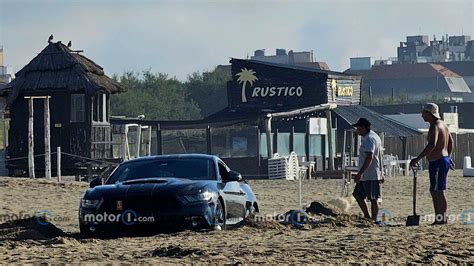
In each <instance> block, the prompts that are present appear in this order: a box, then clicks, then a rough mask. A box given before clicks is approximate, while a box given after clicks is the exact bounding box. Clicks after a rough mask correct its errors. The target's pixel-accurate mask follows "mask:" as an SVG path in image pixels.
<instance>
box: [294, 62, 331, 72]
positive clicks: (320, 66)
mask: <svg viewBox="0 0 474 266" xmlns="http://www.w3.org/2000/svg"><path fill="white" fill-rule="evenodd" d="M294 65H296V66H302V67H309V68H316V69H321V70H331V69H330V68H329V66H328V64H327V63H326V62H305V63H294Z"/></svg>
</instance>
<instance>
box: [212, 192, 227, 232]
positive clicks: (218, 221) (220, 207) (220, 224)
mask: <svg viewBox="0 0 474 266" xmlns="http://www.w3.org/2000/svg"><path fill="white" fill-rule="evenodd" d="M226 218H227V217H226V213H225V209H224V204H222V200H221V199H219V200H218V201H217V204H216V210H215V213H214V227H213V229H214V230H225V229H226V222H225V221H226Z"/></svg>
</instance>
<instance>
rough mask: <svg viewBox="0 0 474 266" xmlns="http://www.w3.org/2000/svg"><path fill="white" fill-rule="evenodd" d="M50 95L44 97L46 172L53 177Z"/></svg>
mask: <svg viewBox="0 0 474 266" xmlns="http://www.w3.org/2000/svg"><path fill="white" fill-rule="evenodd" d="M50 124H51V122H50V115H49V96H47V97H46V98H45V99H44V167H45V168H44V171H45V172H44V173H45V177H46V178H48V179H51V136H50Z"/></svg>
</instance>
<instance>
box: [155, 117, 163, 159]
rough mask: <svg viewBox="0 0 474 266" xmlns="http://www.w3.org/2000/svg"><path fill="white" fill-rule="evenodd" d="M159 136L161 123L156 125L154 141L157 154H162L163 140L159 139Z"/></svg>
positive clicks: (160, 135)
mask: <svg viewBox="0 0 474 266" xmlns="http://www.w3.org/2000/svg"><path fill="white" fill-rule="evenodd" d="M161 137H162V132H161V125H160V124H158V125H157V126H156V142H157V146H158V155H162V154H163V142H162V140H161Z"/></svg>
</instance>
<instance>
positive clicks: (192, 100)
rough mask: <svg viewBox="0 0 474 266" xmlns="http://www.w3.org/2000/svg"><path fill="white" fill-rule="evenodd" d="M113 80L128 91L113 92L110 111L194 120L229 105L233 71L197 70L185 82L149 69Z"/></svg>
mask: <svg viewBox="0 0 474 266" xmlns="http://www.w3.org/2000/svg"><path fill="white" fill-rule="evenodd" d="M114 79H115V80H117V81H118V82H120V83H122V84H123V85H125V86H126V87H127V88H128V92H126V93H122V94H117V95H112V98H111V103H110V104H111V114H112V115H123V116H127V117H136V116H138V115H141V114H144V115H145V117H146V119H152V120H192V119H199V118H203V117H206V116H208V115H210V114H212V113H215V112H217V111H219V110H221V109H223V108H225V107H226V106H227V93H226V83H227V81H228V80H230V73H227V72H225V71H224V70H220V69H215V70H214V71H211V72H204V73H202V74H201V73H199V72H195V73H193V74H191V75H189V76H188V78H187V80H186V81H185V82H181V81H179V80H177V79H176V78H170V77H168V75H167V74H163V73H153V72H151V71H149V70H147V71H144V72H143V73H142V74H141V75H140V74H138V73H135V72H126V73H124V74H123V75H121V76H117V75H115V76H114Z"/></svg>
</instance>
